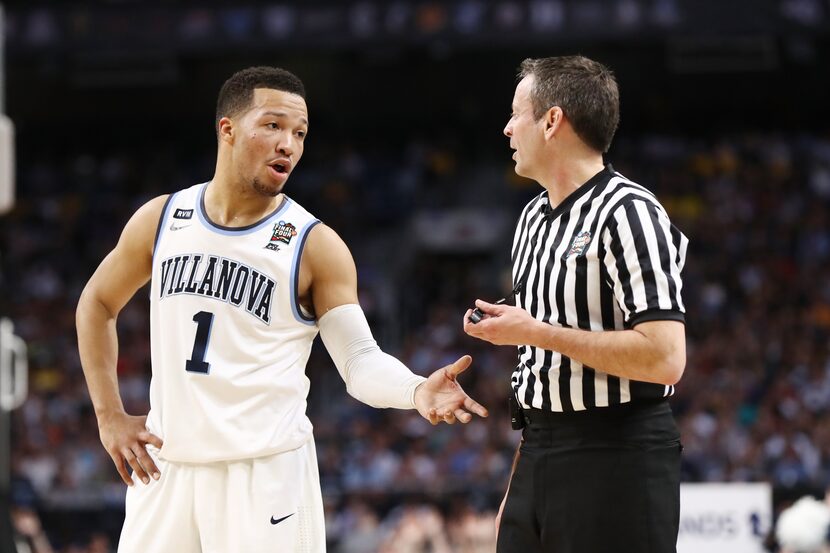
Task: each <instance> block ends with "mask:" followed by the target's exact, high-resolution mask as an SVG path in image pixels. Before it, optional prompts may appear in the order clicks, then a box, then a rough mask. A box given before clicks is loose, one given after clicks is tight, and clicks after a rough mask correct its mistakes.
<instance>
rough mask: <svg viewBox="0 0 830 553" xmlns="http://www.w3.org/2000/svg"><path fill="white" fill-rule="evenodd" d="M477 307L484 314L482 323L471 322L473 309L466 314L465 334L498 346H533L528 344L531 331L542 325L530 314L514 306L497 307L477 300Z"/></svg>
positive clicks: (502, 305)
mask: <svg viewBox="0 0 830 553" xmlns="http://www.w3.org/2000/svg"><path fill="white" fill-rule="evenodd" d="M476 307H477V308H478V309H479V311H481V312H482V313H484V316H483V317H482V318H481V321H479V322H478V323H473V322H471V321H470V315H472V313H473V311H472V309H468V310H467V312H466V313H464V332H466V333H467V334H469V335H470V336H472V337H473V338H478V339H479V340H485V341H487V342H490V343H491V344H495V345H497V346H521V345H532V344H529V343H528V335H529V334H530V330H531V329H532V328H533V327H534V326H535V325H538V324H540V323H539V321H537V320H536V319H534V318H533V317H531V316H530V313H528V312H527V311H525V310H524V309H522V308H521V307H516V306H513V305H504V304H501V305H496V304H494V303H487V302H486V301H483V300H476Z"/></svg>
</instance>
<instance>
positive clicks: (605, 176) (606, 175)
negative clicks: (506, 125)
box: [542, 163, 614, 221]
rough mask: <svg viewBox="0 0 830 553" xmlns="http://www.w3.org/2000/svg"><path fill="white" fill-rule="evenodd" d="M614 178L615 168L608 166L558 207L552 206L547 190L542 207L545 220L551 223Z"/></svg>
mask: <svg viewBox="0 0 830 553" xmlns="http://www.w3.org/2000/svg"><path fill="white" fill-rule="evenodd" d="M613 176H614V168H613V167H611V164H610V163H609V164H607V165H606V166H605V167H604V168H603V169H602V171H600V172H599V173H597V174H596V175H594V176H593V177H591V178H590V179H588V180H587V181H585V184H583V185H582V186H580V187H579V188H577V189H576V190H574V191H573V192H571V193H570V194H569V195H568V196H567V197H566V198H565V199H564V200H562V202H561V203H560V204H559V205H558V206H556V207H551V206H550V195H549V194H548V191H547V190H545V192H544V195H545V200H546V202H545V205H544V206H543V207H542V213H544V214H545V218H546V219H547V220H549V221H551V220H553V219H555V218H556V217H559V215H561V214H562V213H564V212H565V211H567V210H569V209H570V208H571V206H572V205H573V204H574V202H575V201H577V200H578V199H579V198H581V197H582V196H583V195H584V194H587V193H588V192H589V191H590V190H591V189H592V188H594V187H595V186H596V185H598V184H600V183H606V182H608V181H609V180H611V178H612V177H613Z"/></svg>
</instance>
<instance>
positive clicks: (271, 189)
mask: <svg viewBox="0 0 830 553" xmlns="http://www.w3.org/2000/svg"><path fill="white" fill-rule="evenodd" d="M251 187H252V188H253V189H254V190H255V191H256V192H257V194H260V195H262V196H267V197H269V198H274V197H276V196H278V195H279V194H280V192H282V186H266V185H264V184H262V183H261V182H260V180H259V178H257V177H254V180H253V181H252V182H251Z"/></svg>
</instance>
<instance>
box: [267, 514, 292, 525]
mask: <svg viewBox="0 0 830 553" xmlns="http://www.w3.org/2000/svg"><path fill="white" fill-rule="evenodd" d="M294 514H295V513H291V514H290V515H285V516H284V517H282V518H274V517H271V524H279V523H280V522H282V521H283V520H285V519H287V518H288V517H290V516H293V515H294Z"/></svg>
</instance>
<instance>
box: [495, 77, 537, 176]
mask: <svg viewBox="0 0 830 553" xmlns="http://www.w3.org/2000/svg"><path fill="white" fill-rule="evenodd" d="M534 79H535V77H533V75H528V76H527V77H525V78H524V79H522V80H521V81H519V84H518V85H516V93H515V94H514V95H513V105H512V107H511V112H510V120H509V121H508V122H507V125H506V126H505V127H504V135H505V136H507V137H508V138H509V139H510V148H512V149H513V150H515V152H513V160H514V161H515V162H516V174H517V175H521V176H523V177H529V178H535V173H536V168H537V166H539V160H540V159H542V158H543V155H544V153H543V150H542V146H543V145H544V118H540V119H539V120H538V121H537V120H536V119H535V117H533V104H532V102H531V100H530V92H531V90H532V89H533V81H534Z"/></svg>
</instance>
